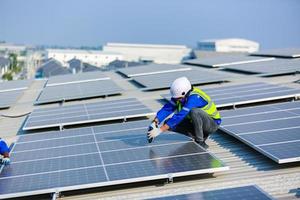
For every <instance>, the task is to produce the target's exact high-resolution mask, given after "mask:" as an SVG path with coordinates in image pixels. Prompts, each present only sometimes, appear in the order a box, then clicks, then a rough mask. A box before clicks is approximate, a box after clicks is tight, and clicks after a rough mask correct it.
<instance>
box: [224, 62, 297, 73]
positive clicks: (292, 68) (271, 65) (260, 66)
mask: <svg viewBox="0 0 300 200" xmlns="http://www.w3.org/2000/svg"><path fill="white" fill-rule="evenodd" d="M225 68H226V69H228V70H233V71H240V72H246V73H253V74H261V76H274V75H280V74H290V73H296V72H300V59H293V60H289V59H275V60H271V61H267V62H259V63H248V64H239V65H229V66H226V67H225Z"/></svg>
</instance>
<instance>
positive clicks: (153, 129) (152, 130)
mask: <svg viewBox="0 0 300 200" xmlns="http://www.w3.org/2000/svg"><path fill="white" fill-rule="evenodd" d="M161 132H162V131H161V130H160V128H159V127H158V126H157V124H156V123H155V122H153V123H152V124H151V125H150V127H149V131H148V133H147V136H148V140H150V139H154V138H155V137H157V136H158V135H159V134H160V133H161Z"/></svg>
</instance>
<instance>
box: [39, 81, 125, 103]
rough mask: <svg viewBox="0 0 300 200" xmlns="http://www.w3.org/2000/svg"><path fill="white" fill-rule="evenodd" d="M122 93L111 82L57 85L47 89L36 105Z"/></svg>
mask: <svg viewBox="0 0 300 200" xmlns="http://www.w3.org/2000/svg"><path fill="white" fill-rule="evenodd" d="M121 92H122V89H121V88H120V87H119V86H118V85H116V84H115V83H114V82H113V81H111V80H104V81H92V82H83V83H73V84H65V85H57V86H52V87H45V88H44V89H43V91H42V92H41V94H40V96H39V97H38V99H37V100H36V104H44V103H54V102H59V101H68V100H76V99H84V98H92V97H101V96H108V95H116V94H120V93H121Z"/></svg>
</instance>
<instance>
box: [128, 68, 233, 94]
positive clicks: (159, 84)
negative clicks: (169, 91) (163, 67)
mask: <svg viewBox="0 0 300 200" xmlns="http://www.w3.org/2000/svg"><path fill="white" fill-rule="evenodd" d="M182 76H185V77H187V78H188V79H189V80H190V82H191V83H192V84H194V85H198V84H208V83H217V82H223V81H225V80H227V79H228V78H229V76H228V75H224V74H221V73H218V72H208V71H202V70H188V71H184V72H170V73H163V74H152V75H145V76H137V77H134V78H133V80H134V81H135V82H137V83H139V84H140V85H142V86H143V87H145V89H144V90H156V89H164V88H169V87H170V86H171V83H172V81H174V80H175V79H176V78H179V77H182Z"/></svg>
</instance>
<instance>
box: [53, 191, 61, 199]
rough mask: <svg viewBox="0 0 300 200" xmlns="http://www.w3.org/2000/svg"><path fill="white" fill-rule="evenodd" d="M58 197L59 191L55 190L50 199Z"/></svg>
mask: <svg viewBox="0 0 300 200" xmlns="http://www.w3.org/2000/svg"><path fill="white" fill-rule="evenodd" d="M59 197H60V192H59V191H58V190H57V191H55V192H54V193H53V194H52V200H56V199H58V198H59Z"/></svg>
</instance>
